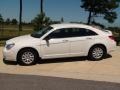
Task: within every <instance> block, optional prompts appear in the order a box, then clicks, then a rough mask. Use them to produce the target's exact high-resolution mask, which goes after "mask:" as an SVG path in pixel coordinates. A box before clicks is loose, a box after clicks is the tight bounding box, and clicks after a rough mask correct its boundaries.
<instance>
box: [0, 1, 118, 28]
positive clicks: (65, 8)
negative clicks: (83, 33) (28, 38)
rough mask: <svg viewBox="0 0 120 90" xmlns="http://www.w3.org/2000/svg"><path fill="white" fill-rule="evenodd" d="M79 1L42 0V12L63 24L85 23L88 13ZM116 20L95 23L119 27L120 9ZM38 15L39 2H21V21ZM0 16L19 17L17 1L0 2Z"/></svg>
mask: <svg viewBox="0 0 120 90" xmlns="http://www.w3.org/2000/svg"><path fill="white" fill-rule="evenodd" d="M80 5H81V0H44V11H45V13H46V15H47V16H48V17H50V18H51V19H52V20H60V19H61V18H62V17H63V18H64V21H65V22H71V21H77V22H87V18H88V12H86V11H84V9H83V8H80ZM116 12H117V14H118V19H117V20H116V21H115V22H114V23H113V24H109V23H107V21H105V20H103V19H102V18H97V19H96V21H97V22H99V23H102V24H104V25H106V26H120V8H118V9H116ZM39 13H40V0H23V21H26V22H30V21H31V20H32V19H34V17H36V15H38V14H39ZM0 14H2V16H3V18H4V19H7V18H10V19H13V18H16V19H18V17H19V0H0Z"/></svg>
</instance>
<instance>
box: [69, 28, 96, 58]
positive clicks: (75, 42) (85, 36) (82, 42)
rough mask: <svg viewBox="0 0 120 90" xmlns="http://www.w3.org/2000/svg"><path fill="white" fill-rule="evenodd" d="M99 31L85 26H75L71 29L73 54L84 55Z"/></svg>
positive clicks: (71, 52) (71, 49) (71, 51)
mask: <svg viewBox="0 0 120 90" xmlns="http://www.w3.org/2000/svg"><path fill="white" fill-rule="evenodd" d="M96 35H97V33H95V32H93V31H91V30H88V29H85V28H73V29H72V31H71V37H72V38H71V40H70V54H71V56H84V55H85V53H86V52H87V53H88V49H89V48H90V46H91V44H92V43H93V42H94V40H95V37H96Z"/></svg>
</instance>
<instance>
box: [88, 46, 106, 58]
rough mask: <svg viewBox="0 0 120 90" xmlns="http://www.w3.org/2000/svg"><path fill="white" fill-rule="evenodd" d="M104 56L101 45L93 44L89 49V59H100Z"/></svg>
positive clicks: (104, 52)
mask: <svg viewBox="0 0 120 90" xmlns="http://www.w3.org/2000/svg"><path fill="white" fill-rule="evenodd" d="M105 56H106V50H105V48H104V47H103V46H94V47H92V48H91V49H90V51H89V55H88V57H89V59H90V60H101V59H103V57H105Z"/></svg>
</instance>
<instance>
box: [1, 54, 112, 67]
mask: <svg viewBox="0 0 120 90" xmlns="http://www.w3.org/2000/svg"><path fill="white" fill-rule="evenodd" d="M108 58H112V56H111V55H107V56H106V57H105V58H104V59H102V60H107V59H108ZM79 61H94V60H89V58H88V57H71V58H58V59H45V60H38V62H37V64H50V63H65V62H79ZM97 61H101V60H97ZM3 62H4V63H5V64H7V65H18V63H17V62H15V61H5V60H3Z"/></svg>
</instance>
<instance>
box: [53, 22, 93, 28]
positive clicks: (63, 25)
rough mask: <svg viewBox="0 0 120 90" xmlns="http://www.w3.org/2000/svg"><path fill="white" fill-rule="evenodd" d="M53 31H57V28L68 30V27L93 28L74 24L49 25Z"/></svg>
mask: <svg viewBox="0 0 120 90" xmlns="http://www.w3.org/2000/svg"><path fill="white" fill-rule="evenodd" d="M51 27H53V28H54V29H59V28H69V27H71V28H72V27H80V28H93V27H92V26H89V25H84V24H76V23H62V24H53V25H51Z"/></svg>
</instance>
